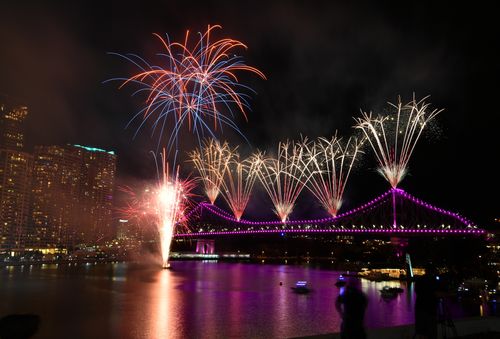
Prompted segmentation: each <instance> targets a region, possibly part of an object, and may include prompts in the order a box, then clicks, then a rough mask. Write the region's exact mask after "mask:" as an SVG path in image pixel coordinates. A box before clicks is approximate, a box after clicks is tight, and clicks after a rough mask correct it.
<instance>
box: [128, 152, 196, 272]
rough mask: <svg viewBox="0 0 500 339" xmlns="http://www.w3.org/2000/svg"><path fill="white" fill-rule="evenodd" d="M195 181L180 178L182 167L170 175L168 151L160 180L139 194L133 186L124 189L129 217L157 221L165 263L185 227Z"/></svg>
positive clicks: (163, 157)
mask: <svg viewBox="0 0 500 339" xmlns="http://www.w3.org/2000/svg"><path fill="white" fill-rule="evenodd" d="M194 184H195V183H194V180H181V179H179V168H177V169H176V170H175V171H174V173H173V175H172V176H170V175H169V171H168V163H166V161H165V151H164V152H163V154H162V157H161V168H160V167H158V181H157V183H156V184H155V186H154V187H153V188H146V189H144V190H143V191H142V192H141V194H136V193H135V192H134V191H133V190H132V189H130V188H128V187H125V188H124V189H122V190H123V191H125V192H126V193H128V194H129V196H130V199H129V202H128V204H127V207H125V208H124V209H122V212H123V213H124V215H126V216H127V217H128V218H129V219H136V220H137V221H139V222H140V223H143V222H144V223H147V224H150V223H152V224H154V226H155V227H156V230H157V231H158V236H159V240H160V251H161V257H162V266H163V268H167V267H168V266H169V263H168V257H169V255H170V245H171V242H172V237H173V234H174V231H175V229H176V227H181V226H183V222H184V221H185V220H184V219H185V218H184V215H185V210H186V208H187V205H188V199H189V197H190V195H191V191H192V189H193V188H194Z"/></svg>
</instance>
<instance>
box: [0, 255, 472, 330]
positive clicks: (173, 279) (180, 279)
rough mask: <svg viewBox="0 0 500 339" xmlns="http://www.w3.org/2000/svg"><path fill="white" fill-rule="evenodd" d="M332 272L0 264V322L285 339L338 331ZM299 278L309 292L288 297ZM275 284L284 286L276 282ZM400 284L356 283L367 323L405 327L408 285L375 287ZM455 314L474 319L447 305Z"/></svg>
mask: <svg viewBox="0 0 500 339" xmlns="http://www.w3.org/2000/svg"><path fill="white" fill-rule="evenodd" d="M338 277H339V272H336V271H332V270H326V269H320V268H314V267H309V266H292V265H267V264H252V263H221V262H201V261H177V262H172V270H160V269H158V268H157V267H156V266H154V267H153V266H143V265H137V264H127V263H116V264H96V265H94V264H80V265H78V266H74V265H73V266H69V265H59V266H58V265H43V266H31V267H30V266H23V267H13V266H10V267H0V317H1V316H4V315H6V314H10V313H35V314H38V315H40V317H41V326H40V330H39V332H38V334H37V336H35V338H286V337H294V336H304V335H313V334H321V333H329V332H337V331H338V330H339V326H340V322H341V320H340V318H339V315H338V313H337V311H336V310H335V299H336V298H337V296H338V294H339V288H337V287H335V282H336V281H337V279H338ZM297 280H307V281H308V282H309V284H310V286H311V288H313V292H311V293H309V294H305V295H300V294H294V293H293V292H292V290H291V289H290V287H291V286H294V285H295V282H296V281H297ZM280 282H283V285H282V286H280ZM385 285H389V286H400V282H390V283H389V282H370V281H366V280H361V281H360V286H361V289H362V290H363V292H364V293H366V295H367V296H368V299H369V304H368V309H367V314H366V319H365V324H366V326H367V327H369V328H370V327H371V328H375V327H386V326H393V325H401V324H408V323H412V322H413V319H414V316H413V309H414V301H415V293H414V291H413V286H412V285H410V286H406V285H401V286H402V287H403V288H404V289H405V292H403V293H402V294H400V295H399V296H398V297H396V298H395V299H392V300H389V301H385V300H383V299H381V297H380V292H379V290H380V289H381V288H382V287H383V286H385ZM450 310H451V313H452V315H453V316H454V317H460V316H464V315H473V314H474V312H477V313H479V308H477V310H476V309H473V310H468V311H466V310H464V309H463V308H462V307H461V306H459V305H457V304H451V305H450Z"/></svg>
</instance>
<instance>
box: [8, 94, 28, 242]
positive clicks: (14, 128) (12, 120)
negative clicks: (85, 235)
mask: <svg viewBox="0 0 500 339" xmlns="http://www.w3.org/2000/svg"><path fill="white" fill-rule="evenodd" d="M27 114H28V109H27V108H26V107H25V106H15V107H8V106H7V105H6V104H5V103H0V249H19V248H23V247H24V246H26V245H28V244H29V235H30V231H29V229H28V225H29V224H28V220H29V208H30V186H31V173H32V162H33V157H32V156H31V155H30V154H28V153H25V152H23V151H22V148H23V142H24V134H23V122H24V120H25V118H26V116H27Z"/></svg>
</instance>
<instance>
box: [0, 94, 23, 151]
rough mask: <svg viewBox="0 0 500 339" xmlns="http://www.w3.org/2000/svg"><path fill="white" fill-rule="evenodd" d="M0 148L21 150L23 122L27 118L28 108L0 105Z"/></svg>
mask: <svg viewBox="0 0 500 339" xmlns="http://www.w3.org/2000/svg"><path fill="white" fill-rule="evenodd" d="M0 115H1V119H0V148H2V149H8V150H19V151H20V150H22V149H23V146H24V133H23V130H24V128H23V127H24V120H25V119H26V117H27V116H28V107H26V106H13V107H8V105H7V104H5V103H0Z"/></svg>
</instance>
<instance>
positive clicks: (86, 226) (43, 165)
mask: <svg viewBox="0 0 500 339" xmlns="http://www.w3.org/2000/svg"><path fill="white" fill-rule="evenodd" d="M34 158H35V160H34V173H33V189H32V192H33V208H32V223H33V226H34V231H35V234H36V240H37V244H38V247H40V248H54V247H66V248H67V247H73V246H75V245H78V244H82V243H83V244H86V245H93V244H96V243H98V242H99V241H100V240H101V239H104V238H106V236H108V235H110V232H111V222H112V215H111V214H112V207H113V188H114V177H115V171H116V155H115V154H114V153H113V152H108V151H105V150H102V149H99V148H91V147H85V146H80V145H67V146H37V147H35V155H34Z"/></svg>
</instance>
